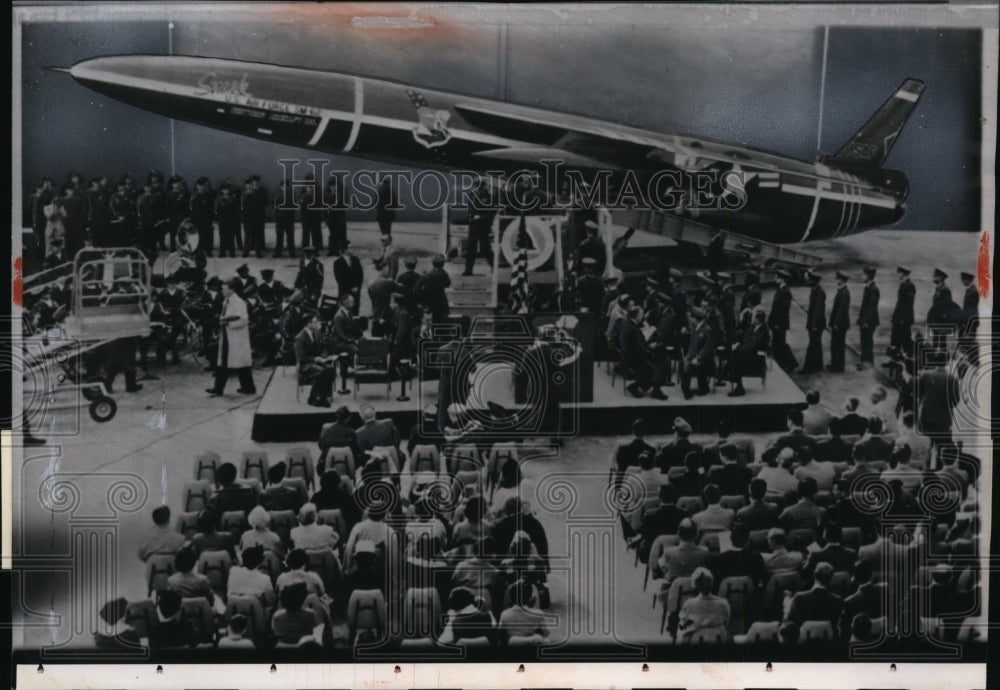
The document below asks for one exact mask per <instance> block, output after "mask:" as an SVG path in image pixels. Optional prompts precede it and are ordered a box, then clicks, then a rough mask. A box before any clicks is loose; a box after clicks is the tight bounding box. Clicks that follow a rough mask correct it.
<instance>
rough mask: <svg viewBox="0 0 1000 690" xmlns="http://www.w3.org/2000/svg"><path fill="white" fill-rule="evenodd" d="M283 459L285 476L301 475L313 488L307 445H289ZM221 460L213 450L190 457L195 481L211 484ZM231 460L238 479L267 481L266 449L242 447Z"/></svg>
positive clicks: (313, 462) (312, 467) (312, 468)
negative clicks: (244, 448)
mask: <svg viewBox="0 0 1000 690" xmlns="http://www.w3.org/2000/svg"><path fill="white" fill-rule="evenodd" d="M349 450H350V449H348V451H349ZM284 462H285V465H286V467H287V472H286V474H285V476H286V477H289V478H291V477H301V478H302V479H304V480H305V482H306V485H307V486H310V487H312V488H313V489H315V483H316V467H315V461H314V459H313V453H312V450H311V449H310V448H307V447H305V446H301V447H296V448H289V449H288V450H287V451H285V458H284ZM221 464H223V460H222V456H220V455H219V454H218V453H216V452H214V451H205V452H203V453H201V454H199V455H198V456H197V457H196V458H195V460H194V479H195V481H206V482H209V483H212V484H214V483H215V472H216V470H217V469H218V468H219V465H221ZM233 464H234V465H236V468H237V470H238V471H239V472H240V475H239V476H240V477H241V478H242V479H244V480H249V481H253V480H256V481H257V482H259V483H260V485H261V486H266V485H267V472H268V470H269V469H270V467H271V463H270V459H269V458H268V454H267V452H266V451H260V450H247V451H244V452H243V454H242V455H241V457H240V461H239V463H233Z"/></svg>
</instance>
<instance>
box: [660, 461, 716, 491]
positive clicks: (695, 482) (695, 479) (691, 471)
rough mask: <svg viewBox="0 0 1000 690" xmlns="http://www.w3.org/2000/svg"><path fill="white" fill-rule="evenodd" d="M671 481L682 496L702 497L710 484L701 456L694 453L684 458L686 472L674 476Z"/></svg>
mask: <svg viewBox="0 0 1000 690" xmlns="http://www.w3.org/2000/svg"><path fill="white" fill-rule="evenodd" d="M669 481H670V483H671V484H673V485H674V486H676V487H677V493H678V495H680V496H701V494H702V492H703V491H704V490H705V485H706V484H708V478H707V477H706V476H705V468H704V466H703V465H702V462H701V456H700V455H699V454H698V453H696V452H694V451H692V452H690V453H688V454H687V457H686V458H684V472H682V473H681V474H678V475H674V477H673V479H670V480H669Z"/></svg>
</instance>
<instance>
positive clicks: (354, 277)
mask: <svg viewBox="0 0 1000 690" xmlns="http://www.w3.org/2000/svg"><path fill="white" fill-rule="evenodd" d="M350 247H351V245H350V243H349V242H345V243H344V244H342V245H340V246H339V247H337V258H336V259H334V260H333V279H334V280H335V281H337V296H338V297H341V298H343V297H344V296H345V295H351V297H352V298H353V302H351V307H350V309H351V314H352V315H354V316H357V315H358V314H359V313H360V309H361V286H362V285H364V283H365V271H364V269H363V268H362V267H361V261H359V260H358V257H356V256H355V255H354V254H352V253H351V249H350Z"/></svg>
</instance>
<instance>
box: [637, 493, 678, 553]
mask: <svg viewBox="0 0 1000 690" xmlns="http://www.w3.org/2000/svg"><path fill="white" fill-rule="evenodd" d="M676 503H677V489H676V488H675V487H674V486H673V485H672V484H664V485H662V486H661V487H660V507H659V508H657V509H656V511H655V512H653V513H651V514H649V515H646V517H644V518H643V520H642V524H641V525H640V526H639V534H638V535H637V536H635V537H633V543H637V544H638V547H639V560H640V561H642V562H643V563H646V562H647V561H648V560H649V549H650V548H651V547H652V546H653V542H654V541H656V538H657V537H659V536H660V535H662V534H676V533H677V527H678V525H680V524H681V520H683V519H685V518H686V517H688V514H687V512H685V511H683V510H681V509H680V508H678V507H677V506H676Z"/></svg>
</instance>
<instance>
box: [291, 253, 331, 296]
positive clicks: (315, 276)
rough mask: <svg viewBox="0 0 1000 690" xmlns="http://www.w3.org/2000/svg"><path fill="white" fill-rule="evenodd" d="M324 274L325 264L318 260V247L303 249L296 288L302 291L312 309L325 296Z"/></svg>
mask: <svg viewBox="0 0 1000 690" xmlns="http://www.w3.org/2000/svg"><path fill="white" fill-rule="evenodd" d="M324 273H325V271H324V269H323V264H322V263H320V260H319V259H317V258H316V247H312V246H309V247H303V248H302V263H301V265H300V267H299V274H298V275H297V276H296V278H295V287H296V288H298V289H299V290H302V293H303V295H304V300H305V303H306V304H308V305H309V306H310V307H315V306H316V305H317V304H318V303H319V300H320V297H321V296H322V294H323V279H324Z"/></svg>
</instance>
